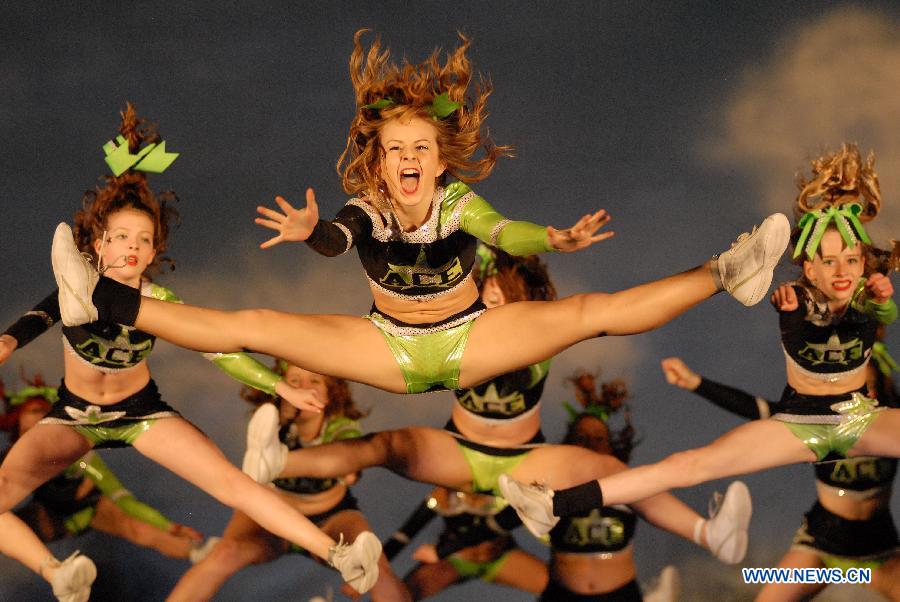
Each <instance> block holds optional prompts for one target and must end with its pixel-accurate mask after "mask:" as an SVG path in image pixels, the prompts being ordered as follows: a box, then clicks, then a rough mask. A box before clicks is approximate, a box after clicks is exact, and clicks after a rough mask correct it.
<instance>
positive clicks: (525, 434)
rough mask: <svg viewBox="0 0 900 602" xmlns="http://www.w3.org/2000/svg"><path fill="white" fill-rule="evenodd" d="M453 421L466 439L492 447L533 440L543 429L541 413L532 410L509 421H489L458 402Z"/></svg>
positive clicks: (454, 406) (510, 445)
mask: <svg viewBox="0 0 900 602" xmlns="http://www.w3.org/2000/svg"><path fill="white" fill-rule="evenodd" d="M453 423H454V424H455V425H456V428H457V429H458V430H459V433H460V434H461V435H462V436H463V437H465V438H466V439H470V440H472V441H476V442H478V443H483V444H484V445H490V446H491V447H515V446H517V445H522V444H523V443H528V442H529V441H531V439H532V438H533V437H534V436H535V435H536V434H537V432H538V431H539V430H540V429H541V413H540V412H539V411H538V412H532V413H531V415H530V416H526V417H525V418H521V419H519V420H510V421H508V422H505V421H487V420H484V419H483V418H481V417H479V416H476V415H475V414H472V413H471V412H469V411H468V410H466V409H465V408H463V407H461V406H460V405H459V404H458V403H456V404H453Z"/></svg>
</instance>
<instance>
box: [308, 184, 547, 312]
mask: <svg viewBox="0 0 900 602" xmlns="http://www.w3.org/2000/svg"><path fill="white" fill-rule="evenodd" d="M476 238H477V239H478V240H481V241H484V242H486V243H488V244H490V245H494V246H496V247H499V248H500V249H503V250H504V251H506V252H507V253H509V254H510V255H517V256H524V255H533V254H535V253H542V252H547V251H552V250H554V249H553V248H552V246H551V245H550V243H549V241H548V238H547V230H546V228H545V227H543V226H538V225H536V224H532V223H528V222H517V221H510V220H508V219H505V218H504V217H503V216H502V215H500V214H499V213H497V211H496V210H495V209H494V208H493V207H491V205H490V204H489V203H488V202H487V201H485V200H484V199H483V198H481V197H480V196H478V195H476V194H475V193H474V192H473V191H472V189H471V188H469V187H468V186H467V185H466V184H463V183H462V182H454V183H452V184H450V185H448V186H447V187H446V188H444V187H438V188H437V189H436V190H435V193H434V198H433V199H432V205H431V214H430V217H429V218H428V221H427V222H426V223H424V224H422V225H421V226H420V227H419V228H417V229H416V230H414V231H412V232H402V231H400V229H399V227H398V226H397V225H396V223H395V219H394V218H393V216H392V215H390V214H387V213H382V212H380V211H379V210H378V209H376V208H375V206H374V205H372V204H371V203H369V202H367V201H365V200H363V199H359V198H353V199H350V200H349V201H347V204H346V205H344V207H343V208H342V209H341V210H340V211H339V212H338V214H337V216H336V217H335V219H334V220H332V221H326V220H319V223H318V224H316V227H315V228H314V229H313V231H312V234H311V235H310V237H309V238H308V239H307V241H306V243H307V244H308V245H309V246H310V247H311V248H312V249H314V250H315V251H316V252H318V253H321V254H322V255H326V256H328V257H334V256H336V255H341V254H343V253H346V252H347V251H349V250H350V249H351V248H352V247H354V246H355V247H356V250H357V252H358V253H359V259H360V261H361V262H362V265H363V269H365V271H366V276H367V277H368V279H369V283H370V284H371V285H372V286H373V287H374V288H375V289H376V290H380V291H382V292H383V293H385V294H387V295H390V296H393V297H399V298H403V299H414V300H427V299H432V298H435V297H439V296H442V295H446V294H448V293H450V292H452V291H454V290H456V289H457V288H458V287H459V286H460V285H461V284H462V283H463V282H465V281H466V280H467V279H469V278H470V277H471V274H472V266H473V263H474V261H475V245H476Z"/></svg>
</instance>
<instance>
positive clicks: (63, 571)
mask: <svg viewBox="0 0 900 602" xmlns="http://www.w3.org/2000/svg"><path fill="white" fill-rule="evenodd" d="M48 564H49V565H50V566H53V565H56V572H54V573H53V577H51V579H50V585H51V586H52V587H53V595H54V596H56V599H57V600H59V601H60V602H87V601H88V599H89V598H90V597H91V585H93V584H94V579H96V578H97V567H96V566H95V565H94V561H93V560H91V559H90V558H88V557H87V556H82V555H81V554H80V553H79V552H77V551H76V552H73V553H72V555H71V556H69V557H68V558H66V559H65V560H64V561H63V562H62V563H60V562H59V561H58V560H56V559H51V560H50V562H48Z"/></svg>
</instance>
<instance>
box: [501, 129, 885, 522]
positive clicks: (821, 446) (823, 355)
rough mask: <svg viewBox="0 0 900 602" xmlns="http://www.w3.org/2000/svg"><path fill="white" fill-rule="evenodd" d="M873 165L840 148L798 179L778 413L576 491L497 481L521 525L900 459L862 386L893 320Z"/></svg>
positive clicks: (779, 303) (780, 298)
mask: <svg viewBox="0 0 900 602" xmlns="http://www.w3.org/2000/svg"><path fill="white" fill-rule="evenodd" d="M874 161H875V159H874V156H873V155H870V156H869V158H868V160H867V161H866V162H865V163H863V161H862V160H861V158H860V155H859V151H858V150H857V149H856V147H854V146H851V145H844V147H843V149H842V150H841V151H840V152H837V153H834V154H831V155H827V156H824V157H821V158H819V159H817V160H816V161H814V162H813V177H812V178H811V179H810V180H809V181H802V182H801V183H800V185H801V191H800V194H799V196H798V199H797V213H798V214H799V215H800V218H799V219H798V229H797V231H796V233H795V235H796V238H795V252H794V256H795V258H796V259H797V260H798V261H799V262H800V263H802V266H803V276H802V278H801V279H800V280H799V281H797V282H795V283H792V284H788V285H783V286H781V287H779V288H778V289H777V290H776V291H775V293H774V294H773V295H772V303H773V305H774V306H775V309H776V311H778V314H779V320H780V324H781V339H782V346H783V350H784V354H785V359H786V362H787V381H788V382H787V387H786V388H785V390H784V393H783V394H782V398H781V405H780V406H779V412H778V413H776V414H774V415H773V416H772V417H771V418H770V419H767V420H755V421H753V422H750V423H747V424H744V425H742V426H739V427H737V428H736V429H734V430H732V431H730V432H729V433H727V434H726V435H724V436H722V437H720V438H719V439H717V440H716V441H714V442H713V443H712V444H710V445H708V446H706V447H702V448H698V449H695V450H690V451H687V452H681V453H677V454H673V455H672V456H669V457H668V458H666V459H664V460H663V461H661V462H658V463H656V464H650V465H646V466H641V467H638V468H634V469H631V470H629V471H626V472H623V473H621V474H617V475H613V476H611V477H606V478H602V479H601V480H600V481H590V482H587V483H584V484H583V485H580V486H576V487H572V488H569V489H563V490H560V491H553V488H552V487H541V486H531V485H523V484H521V483H519V482H517V481H516V480H514V479H512V478H508V477H504V478H501V481H500V486H501V489H503V492H504V496H505V497H506V498H507V500H509V502H510V504H512V505H514V506H515V507H516V509H517V510H519V512H520V515H521V516H522V517H523V521H524V522H525V524H526V525H530V526H532V527H533V528H534V529H535V530H536V531H538V532H541V531H544V532H545V531H547V530H549V529H550V528H552V527H553V525H554V524H555V522H556V521H557V520H558V517H561V516H570V515H578V514H581V513H583V512H585V511H587V510H589V509H590V508H594V507H601V506H603V505H609V504H621V503H629V502H632V501H635V500H640V499H644V498H646V497H647V496H650V495H653V494H655V493H658V492H660V491H666V490H668V489H671V488H673V487H690V486H693V485H696V484H698V483H702V482H705V481H708V480H711V479H718V478H722V477H727V476H731V475H738V474H746V473H751V472H757V471H760V470H765V469H767V468H774V467H776V466H782V465H785V464H792V463H797V462H813V461H821V460H823V459H825V458H832V457H838V458H845V457H857V456H885V457H893V458H895V457H897V456H898V455H900V438H898V437H897V433H898V432H900V410H898V409H896V408H886V407H884V406H879V403H878V401H877V400H874V399H871V398H869V397H868V396H867V388H866V365H867V364H868V362H869V359H870V357H871V352H872V348H873V345H874V344H875V334H876V331H877V329H878V327H879V325H881V324H883V325H887V324H890V323H891V322H893V321H894V320H895V319H896V317H897V306H896V304H895V303H894V300H893V294H894V288H893V286H892V284H891V281H890V280H889V279H888V277H887V276H886V275H885V274H883V273H881V272H878V271H877V270H875V269H873V267H872V266H873V265H874V264H875V261H876V260H877V258H878V257H881V256H888V255H890V253H887V252H884V251H879V250H873V248H872V247H871V241H870V239H869V237H868V235H867V234H866V231H865V228H864V227H863V220H867V219H871V218H873V217H874V216H875V215H876V214H877V213H878V209H879V207H880V205H881V193H880V190H879V187H878V178H877V176H876V174H875V171H874ZM892 261H896V253H895V254H894V255H893V256H892ZM892 267H896V264H894V265H893V266H892ZM759 441H765V442H766V445H765V446H759V445H758V442H759ZM751 449H752V450H753V453H748V450H751Z"/></svg>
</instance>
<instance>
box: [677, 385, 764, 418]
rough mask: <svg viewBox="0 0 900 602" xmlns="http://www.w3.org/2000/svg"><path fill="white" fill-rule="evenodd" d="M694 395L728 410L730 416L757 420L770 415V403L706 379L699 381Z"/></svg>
mask: <svg viewBox="0 0 900 602" xmlns="http://www.w3.org/2000/svg"><path fill="white" fill-rule="evenodd" d="M694 393H696V394H697V395H699V396H700V397H703V398H705V399H708V400H709V401H711V402H713V403H714V404H716V405H717V406H719V407H720V408H723V409H725V410H728V411H729V412H731V413H732V414H737V415H738V416H743V417H744V418H749V419H750V420H758V419H760V418H768V417H769V416H771V415H772V406H773V405H774V404H773V403H772V402H771V401H768V400H766V399H762V398H761V397H754V396H753V395H750V394H749V393H745V392H744V391H741V390H740V389H735V388H734V387H729V386H728V385H723V384H721V383H717V382H716V381H713V380H709V379H707V378H701V379H700V385H699V386H698V387H697V388H696V389H694Z"/></svg>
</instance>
